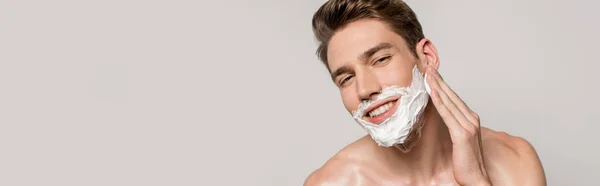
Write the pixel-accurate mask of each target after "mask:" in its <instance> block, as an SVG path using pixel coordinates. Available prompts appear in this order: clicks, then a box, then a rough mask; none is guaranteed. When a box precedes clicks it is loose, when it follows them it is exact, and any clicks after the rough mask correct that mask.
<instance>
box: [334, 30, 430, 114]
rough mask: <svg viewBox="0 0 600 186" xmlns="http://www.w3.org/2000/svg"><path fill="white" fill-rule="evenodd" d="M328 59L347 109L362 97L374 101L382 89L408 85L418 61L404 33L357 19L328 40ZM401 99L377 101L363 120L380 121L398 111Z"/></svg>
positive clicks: (350, 108)
mask: <svg viewBox="0 0 600 186" xmlns="http://www.w3.org/2000/svg"><path fill="white" fill-rule="evenodd" d="M327 58H328V62H329V70H330V72H331V75H332V78H333V81H334V83H335V84H336V85H337V86H338V88H339V90H340V92H341V94H342V101H343V103H344V106H345V107H346V110H348V112H352V111H354V110H356V109H357V108H358V105H359V103H361V101H363V100H374V99H375V97H376V96H377V95H378V93H379V91H381V90H382V88H385V87H389V86H392V85H396V86H398V87H406V86H409V85H410V84H411V82H412V70H413V68H414V67H415V65H416V64H419V60H418V59H417V58H416V57H415V56H414V55H413V54H412V53H411V50H410V49H409V48H408V47H407V45H406V41H405V40H404V39H403V38H402V36H400V35H398V34H396V33H394V32H393V31H392V30H390V28H389V27H388V26H387V25H385V23H383V22H381V21H378V20H373V19H363V20H358V21H355V22H352V23H350V24H348V25H346V27H344V28H343V29H341V30H339V31H337V32H336V33H335V35H334V36H333V37H332V38H331V40H330V42H329V48H328V53H327ZM419 68H420V67H419ZM420 69H421V68H420ZM421 71H422V70H421ZM398 99H399V97H392V98H389V99H386V100H383V101H380V103H374V104H373V106H372V107H373V108H368V109H367V110H366V112H365V113H367V114H365V116H364V117H363V120H365V121H370V122H371V123H374V124H379V123H381V122H382V121H383V120H385V119H386V118H387V117H389V116H391V114H392V113H393V112H394V111H395V107H397V105H398V104H397V102H398V101H397V100H398Z"/></svg>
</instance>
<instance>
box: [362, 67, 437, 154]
mask: <svg viewBox="0 0 600 186" xmlns="http://www.w3.org/2000/svg"><path fill="white" fill-rule="evenodd" d="M412 73H413V79H412V83H411V85H410V86H408V87H397V86H391V87H386V88H384V89H383V90H382V92H381V94H379V95H378V96H377V99H376V100H373V101H367V102H363V103H361V104H360V105H359V106H358V110H356V111H353V112H352V116H353V117H354V120H355V121H356V122H358V123H359V124H360V125H361V126H362V127H363V128H364V129H365V130H367V132H368V133H369V135H370V136H371V138H373V140H374V141H375V142H377V144H378V145H379V146H384V147H391V146H397V147H399V149H400V150H402V151H403V152H408V151H410V148H412V146H414V144H412V145H411V144H405V142H407V141H406V140H407V138H408V137H409V135H410V134H411V133H412V132H413V131H414V134H415V135H417V136H411V138H413V139H414V138H415V137H416V139H417V140H418V138H420V129H421V127H422V124H421V123H418V120H419V119H420V115H421V114H422V113H423V110H425V106H426V105H427V102H428V100H429V94H428V92H429V90H427V89H428V88H429V87H426V85H425V84H426V83H427V82H425V80H424V78H423V75H422V74H421V72H419V69H418V68H417V66H415V67H414V68H413V72H412ZM397 95H400V100H399V101H400V103H398V107H397V109H396V112H395V113H394V114H392V116H390V117H389V118H387V119H385V120H384V121H383V122H381V123H380V124H373V123H370V122H368V121H365V120H363V119H362V117H363V116H364V114H365V113H364V111H365V109H366V108H368V107H369V105H371V104H372V103H373V102H376V101H379V100H382V99H386V98H389V97H391V96H397ZM411 141H414V140H411Z"/></svg>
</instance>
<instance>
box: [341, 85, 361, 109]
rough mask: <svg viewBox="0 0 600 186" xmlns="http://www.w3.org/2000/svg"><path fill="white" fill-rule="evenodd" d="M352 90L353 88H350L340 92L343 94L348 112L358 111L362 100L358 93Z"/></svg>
mask: <svg viewBox="0 0 600 186" xmlns="http://www.w3.org/2000/svg"><path fill="white" fill-rule="evenodd" d="M351 89H352V87H351V86H350V87H347V88H344V89H343V90H341V91H340V93H341V94H342V102H343V104H344V107H345V108H346V110H347V111H348V112H352V111H354V110H356V109H357V108H358V104H359V103H360V100H359V99H358V97H357V96H356V93H355V92H353V91H352V90H351Z"/></svg>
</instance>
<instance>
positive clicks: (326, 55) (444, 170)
mask: <svg viewBox="0 0 600 186" xmlns="http://www.w3.org/2000/svg"><path fill="white" fill-rule="evenodd" d="M312 24H313V31H314V34H315V35H316V38H317V40H318V41H319V43H320V46H319V48H318V55H319V58H320V59H321V60H322V61H323V63H324V64H325V66H326V67H327V69H328V70H329V72H330V73H331V75H332V79H333V81H334V83H335V84H336V85H337V86H338V88H339V90H340V93H341V96H342V100H343V103H344V106H345V108H346V109H347V110H348V111H349V112H352V113H353V115H354V116H355V119H356V120H357V121H363V119H364V120H366V121H367V122H365V123H369V122H370V123H372V125H373V126H374V127H377V125H378V124H381V123H383V122H386V121H388V120H392V119H390V118H388V117H392V116H393V113H391V112H394V111H392V110H394V109H400V108H398V107H401V106H402V105H401V104H402V103H398V102H401V101H406V100H404V99H400V98H399V97H396V98H387V99H380V97H382V96H381V94H382V92H385V87H409V88H410V87H412V85H415V82H418V81H417V80H418V78H419V77H421V76H420V73H422V74H425V77H426V78H425V80H424V81H425V82H426V83H427V84H428V87H427V88H429V89H430V90H429V94H428V95H429V98H426V99H425V100H427V102H426V103H422V104H423V105H426V106H423V110H422V111H419V110H418V109H417V110H416V113H419V114H418V117H417V116H414V117H413V118H412V119H415V118H418V120H416V122H413V123H411V122H405V123H408V125H410V126H412V128H411V129H410V133H409V134H408V137H406V136H401V135H399V136H400V137H398V139H400V140H396V141H393V142H394V144H393V146H391V147H386V146H385V144H386V142H384V141H380V140H381V138H379V137H381V136H377V138H376V136H375V135H378V134H376V133H374V132H373V131H369V134H370V135H367V136H365V137H362V138H360V139H358V140H357V141H355V142H353V143H352V144H350V145H348V146H346V147H345V148H343V149H342V150H341V151H340V152H338V153H337V154H336V155H334V156H333V157H332V158H331V159H330V160H329V161H327V163H325V165H323V167H321V168H319V169H318V170H316V171H315V172H313V173H312V174H311V175H310V176H308V178H307V179H306V181H305V185H306V186H317V185H344V186H348V185H511V186H514V185H546V179H545V175H544V171H543V168H542V165H541V162H540V160H539V158H538V156H537V154H536V152H535V150H534V148H533V147H532V146H531V145H530V144H529V143H528V142H527V141H526V140H524V139H523V138H519V137H515V136H511V135H509V134H506V133H504V132H496V131H493V130H491V129H488V128H485V127H480V123H479V121H480V120H479V117H478V116H477V114H476V113H475V112H473V111H472V110H471V109H470V108H469V107H468V106H467V105H466V104H465V103H464V102H463V101H462V100H461V99H460V98H459V97H458V96H457V95H456V94H455V92H454V91H452V89H450V87H449V86H448V85H447V84H446V83H445V82H444V80H443V79H442V77H441V76H440V75H439V73H438V72H437V70H438V67H439V65H440V60H439V58H438V53H437V51H436V48H435V46H434V45H433V43H432V42H431V41H430V40H428V39H427V38H425V37H424V36H423V32H422V29H421V25H420V23H419V22H418V20H417V18H416V16H415V14H414V12H413V11H412V10H411V9H410V8H409V7H408V6H407V5H406V4H405V3H404V2H402V1H400V0H330V1H328V2H326V3H325V4H324V5H323V6H322V7H321V8H320V9H319V10H318V11H317V12H316V13H315V15H314V17H313V20H312ZM415 67H416V68H415ZM413 68H414V69H416V70H417V71H413V72H411V69H413ZM415 77H416V78H417V79H415ZM411 82H412V85H411ZM398 90H408V89H398ZM415 90H416V89H415ZM417 92H418V91H417ZM400 97H402V96H400ZM399 100H401V101H399ZM363 103H372V104H371V105H375V106H370V107H371V108H367V109H366V110H365V109H364V108H359V107H361V106H360V105H361V104H363ZM399 104H400V106H398V105H399ZM405 106H406V105H405ZM402 107H404V106H402ZM361 109H363V110H364V112H365V113H366V114H364V116H362V115H359V116H357V115H356V113H357V112H356V111H357V110H361ZM398 117H400V116H398ZM406 117H409V116H406ZM406 121H412V120H411V118H408V119H407V120H406ZM386 125H387V124H386ZM363 126H366V125H363ZM393 135H395V134H393ZM374 139H378V140H374ZM391 139H394V140H395V139H396V138H391ZM398 141H400V142H398ZM382 144H383V145H382ZM394 147H397V148H394Z"/></svg>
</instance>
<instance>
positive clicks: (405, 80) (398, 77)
mask: <svg viewBox="0 0 600 186" xmlns="http://www.w3.org/2000/svg"><path fill="white" fill-rule="evenodd" d="M413 67H414V65H413V66H411V67H409V66H407V65H401V64H398V63H391V64H389V65H387V66H385V67H383V68H381V69H378V71H377V79H378V80H379V82H380V83H381V85H382V86H384V87H387V86H391V85H396V86H400V87H406V86H408V85H410V83H411V81H412V68H413Z"/></svg>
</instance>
